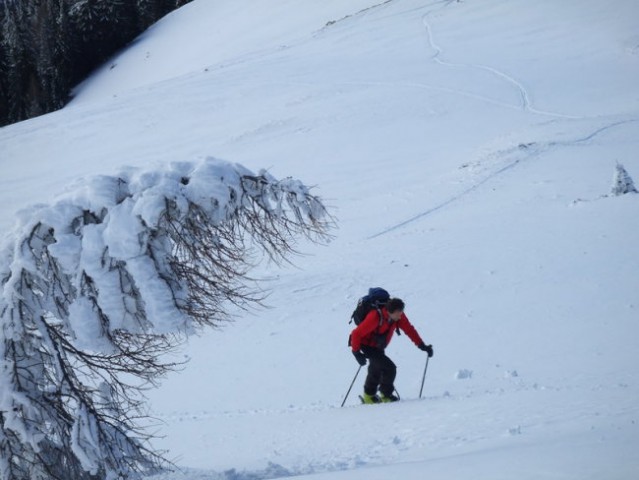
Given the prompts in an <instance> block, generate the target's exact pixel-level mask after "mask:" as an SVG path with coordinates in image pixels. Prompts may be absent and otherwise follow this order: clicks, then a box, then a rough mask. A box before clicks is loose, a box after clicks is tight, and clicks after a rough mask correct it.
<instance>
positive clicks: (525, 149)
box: [366, 118, 639, 240]
mask: <svg viewBox="0 0 639 480" xmlns="http://www.w3.org/2000/svg"><path fill="white" fill-rule="evenodd" d="M635 122H639V118H630V119H625V120H618V121H615V122H612V123H609V124H607V125H604V126H603V127H600V128H597V129H596V130H594V131H593V132H591V133H589V134H587V135H585V136H583V137H579V138H576V139H574V140H569V141H566V140H564V141H558V140H556V141H548V142H529V143H520V144H519V145H517V146H516V147H513V148H511V149H508V150H504V151H501V152H497V153H496V155H497V157H502V158H503V157H506V158H507V157H508V156H510V155H511V154H513V153H515V154H516V157H515V159H514V160H511V161H509V162H508V163H507V164H506V165H504V166H502V167H500V168H499V169H497V170H495V171H493V172H492V173H490V174H488V175H487V176H486V177H484V178H483V179H481V180H480V181H478V182H476V183H474V184H473V185H471V186H470V187H468V188H466V189H464V190H463V191H461V192H460V193H458V194H456V195H453V196H452V197H450V198H449V199H447V200H445V201H443V202H442V203H440V204H438V205H436V206H434V207H432V208H429V209H427V210H425V211H423V212H421V213H419V214H417V215H415V216H413V217H411V218H409V219H407V220H404V221H402V222H400V223H397V224H395V225H392V226H390V227H388V228H385V229H384V230H381V231H379V232H377V233H375V234H373V235H370V236H368V237H366V239H367V240H373V239H375V238H378V237H381V236H383V235H386V234H387V233H391V232H393V231H395V230H398V229H400V228H402V227H405V226H407V225H410V224H412V223H414V222H416V221H417V220H420V219H422V218H424V217H427V216H429V215H431V214H432V213H435V212H437V211H439V210H442V209H443V208H445V207H447V206H449V205H451V204H453V203H455V202H457V201H458V200H461V199H462V198H464V197H465V196H467V195H469V194H471V193H473V192H475V191H476V190H478V189H479V188H480V187H482V186H483V185H485V184H486V183H488V182H490V181H491V180H493V179H495V178H496V177H498V176H500V175H501V174H503V173H505V172H507V171H509V170H511V169H513V168H514V167H516V166H517V165H519V164H520V163H522V162H524V161H526V160H530V159H532V158H534V157H536V156H538V155H540V154H541V153H543V152H546V151H548V149H550V148H556V147H566V148H567V147H574V146H576V145H579V144H582V143H585V142H588V141H590V140H592V139H594V138H595V137H597V136H599V135H601V134H603V133H604V132H607V131H609V130H612V129H614V128H617V127H621V126H624V125H628V124H631V123H635ZM519 153H522V155H519Z"/></svg>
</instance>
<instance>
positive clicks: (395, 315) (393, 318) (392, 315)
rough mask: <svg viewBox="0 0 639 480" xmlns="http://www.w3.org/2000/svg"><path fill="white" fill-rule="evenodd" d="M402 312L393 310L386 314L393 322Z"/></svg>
mask: <svg viewBox="0 0 639 480" xmlns="http://www.w3.org/2000/svg"><path fill="white" fill-rule="evenodd" d="M402 313H404V312H403V311H402V310H395V311H394V312H393V313H389V314H388V316H389V317H390V319H391V320H392V321H393V322H396V321H397V320H399V319H400V317H401V316H402Z"/></svg>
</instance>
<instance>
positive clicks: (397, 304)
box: [386, 298, 406, 321]
mask: <svg viewBox="0 0 639 480" xmlns="http://www.w3.org/2000/svg"><path fill="white" fill-rule="evenodd" d="M405 306H406V305H404V301H403V300H402V299H400V298H390V299H389V300H388V302H386V311H387V312H388V315H389V317H390V318H391V320H395V321H397V320H399V318H400V317H401V316H402V313H404V307H405Z"/></svg>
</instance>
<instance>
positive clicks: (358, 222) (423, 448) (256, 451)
mask: <svg viewBox="0 0 639 480" xmlns="http://www.w3.org/2000/svg"><path fill="white" fill-rule="evenodd" d="M638 18H639V4H638V3H637V2H636V1H634V0H614V1H612V2H600V1H596V0H579V1H578V0H562V1H561V2H557V1H551V0H540V1H535V2H530V1H525V0H482V1H477V0H475V1H473V0H463V1H447V0H444V1H419V0H387V1H382V0H349V1H348V2H345V1H343V0H307V1H305V2H299V1H293V0H269V1H268V2H267V1H264V0H262V1H258V0H242V1H232V0H216V1H211V0H195V1H193V2H192V3H190V4H188V5H187V6H185V7H183V8H181V9H180V10H178V11H176V12H174V13H173V14H171V15H169V16H168V17H166V18H165V19H164V20H162V21H161V22H159V23H158V24H156V25H155V26H154V27H152V28H151V29H150V30H149V31H148V32H147V33H145V34H144V35H142V36H141V37H140V38H139V39H138V40H136V41H135V42H134V43H133V45H132V46H131V47H130V48H129V49H127V50H126V51H124V52H122V53H121V54H120V55H119V56H117V57H115V58H114V59H112V60H111V61H110V62H108V63H107V64H106V65H105V66H104V68H103V69H102V70H101V71H99V72H96V74H95V75H94V76H93V77H91V78H90V79H89V80H87V81H86V82H85V83H84V84H82V85H80V86H79V87H78V88H77V90H76V92H75V93H76V96H75V98H74V100H73V101H72V102H71V104H70V105H69V106H67V107H66V108H64V109H63V110H61V111H59V112H56V113H53V114H49V115H46V116H43V117H39V118H35V119H32V120H29V121H26V122H22V123H19V124H15V125H12V126H9V127H5V128H2V129H0V162H2V165H1V167H2V172H3V173H2V175H1V176H0V195H1V197H0V198H1V200H2V205H3V208H2V213H1V215H0V226H1V227H2V231H3V232H4V233H6V234H7V235H10V234H11V229H12V225H13V224H14V220H15V214H16V211H17V210H19V209H21V208H23V207H25V206H26V205H28V204H32V203H40V202H51V201H53V199H54V197H55V195H56V194H59V193H60V192H62V191H64V188H65V186H66V185H68V184H70V183H71V182H72V181H74V180H75V179H77V178H78V177H82V176H85V175H93V174H109V173H114V172H116V171H119V170H120V169H121V168H122V167H124V166H129V165H132V166H144V167H152V166H153V165H164V164H166V163H168V162H171V161H176V160H177V161H192V160H195V159H198V158H200V157H204V156H210V155H211V156H215V157H219V158H223V159H226V160H229V161H231V162H238V163H241V164H243V165H245V166H246V167H248V168H250V169H252V170H255V171H257V170H259V169H261V168H267V169H269V171H270V172H272V173H273V175H275V176H276V177H278V178H282V177H286V176H289V175H290V176H293V177H296V178H300V179H301V180H303V181H304V182H305V183H307V184H312V185H317V188H316V189H314V193H315V194H318V195H320V196H321V197H322V198H323V199H324V200H325V202H326V203H327V204H328V205H329V206H330V207H331V212H332V213H333V214H334V215H335V216H336V218H337V220H338V229H337V230H335V231H334V232H333V233H334V235H335V238H334V240H333V241H332V242H331V243H330V244H329V245H327V246H317V245H312V244H302V245H300V250H301V251H302V252H303V254H304V255H302V256H299V257H297V258H295V259H294V264H295V266H284V267H281V268H280V267H276V266H273V265H269V264H268V263H266V262H264V263H262V264H260V265H259V266H258V267H257V268H256V271H255V272H254V273H255V274H256V275H257V276H260V277H262V278H264V282H263V286H264V288H266V289H268V290H269V291H270V292H271V295H270V296H269V299H268V302H267V303H268V306H269V308H267V309H263V310H257V311H254V312H249V313H246V312H240V311H238V316H237V321H236V322H234V323H229V324H227V325H225V326H224V327H223V328H220V329H217V330H214V331H206V332H203V334H202V335H201V336H200V337H197V338H192V339H191V341H190V342H189V344H188V345H186V346H185V347H184V351H183V355H184V357H185V358H188V359H189V360H190V361H189V363H188V364H187V366H186V368H185V369H184V371H182V372H180V373H177V374H175V375H173V376H171V377H169V378H167V379H166V381H165V382H164V384H163V385H162V387H161V388H160V389H158V390H157V391H151V392H149V401H150V408H151V411H152V413H153V415H154V417H156V418H157V419H158V420H159V422H157V423H154V425H153V427H152V428H153V429H154V431H157V434H158V435H159V436H161V438H159V439H158V440H157V442H156V446H157V447H158V448H160V449H163V450H166V451H167V452H168V453H167V456H168V457H169V458H170V459H172V460H173V461H175V463H176V464H177V465H178V466H179V467H180V468H181V469H183V470H182V471H179V472H175V473H172V474H167V475H165V476H162V478H163V479H165V480H195V479H204V478H206V479H217V478H220V479H237V480H248V479H265V478H283V477H289V478H290V477H296V476H303V477H304V478H309V479H310V478H313V479H329V478H330V479H337V480H342V479H344V480H352V479H359V478H366V479H367V480H374V479H382V478H383V479H388V478H401V479H409V480H412V479H415V480H417V479H423V478H428V477H431V476H434V477H438V478H446V479H464V480H466V479H473V480H476V479H487V480H488V479H490V480H493V479H501V478H503V479H511V478H517V479H550V478H553V479H554V478H565V479H574V480H583V479H595V478H596V479H601V478H605V479H624V480H625V479H628V480H630V479H636V478H639V459H638V458H637V455H636V452H637V450H638V449H639V373H638V372H637V363H638V361H639V349H638V348H637V341H638V340H639V321H638V320H639V215H638V211H639V194H627V195H622V196H614V195H611V190H612V187H613V175H614V173H615V167H616V164H617V163H620V164H622V165H624V166H625V168H626V170H627V171H628V173H629V174H630V175H631V176H632V177H634V179H635V184H637V182H639V87H638V82H637V80H639V32H638V31H637V28H636V20H637V19H638ZM371 286H383V287H385V288H387V289H388V290H390V291H391V293H393V294H394V295H396V296H399V297H401V298H403V299H404V301H405V302H406V304H407V310H406V313H407V315H408V317H409V318H410V319H411V321H412V322H413V324H414V325H415V327H416V328H417V330H418V331H419V332H420V334H421V335H422V337H424V339H425V340H426V342H427V343H432V344H433V346H434V349H435V356H434V357H433V358H432V359H431V360H430V362H429V365H428V371H427V376H426V383H425V387H424V398H422V399H419V398H418V397H419V389H420V384H421V380H422V374H423V371H424V366H425V355H424V353H423V352H421V351H419V350H418V349H416V348H415V347H414V345H413V344H412V343H411V342H410V341H409V340H408V339H407V337H406V336H400V337H396V338H394V340H393V342H392V343H391V345H390V347H389V348H388V354H389V356H390V357H391V358H393V359H394V361H395V363H397V365H398V378H397V382H396V387H397V390H398V391H399V393H400V394H401V397H402V402H400V403H398V404H392V405H382V406H372V407H369V406H360V405H358V400H357V394H358V393H360V392H361V388H362V384H363V381H364V376H365V372H364V371H362V372H361V373H360V374H359V377H358V378H357V380H356V382H355V386H354V387H353V392H351V394H350V397H349V398H348V400H347V402H346V406H345V407H344V408H340V404H341V403H342V400H343V396H344V394H345V393H346V391H347V389H348V387H349V385H350V382H351V381H352V380H353V376H354V375H355V373H356V371H357V364H356V362H355V361H354V359H353V357H352V355H351V353H350V351H349V349H348V347H347V346H346V341H347V338H348V334H349V332H350V329H351V328H352V325H348V318H349V316H350V313H351V311H352V309H353V307H354V304H355V303H356V301H357V298H358V297H359V296H360V295H362V294H363V293H365V292H366V290H367V289H368V288H369V287H371Z"/></svg>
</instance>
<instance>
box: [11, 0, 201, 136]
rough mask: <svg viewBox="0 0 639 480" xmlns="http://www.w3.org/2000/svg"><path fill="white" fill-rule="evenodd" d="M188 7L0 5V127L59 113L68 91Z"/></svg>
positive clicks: (83, 2)
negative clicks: (177, 10) (154, 25)
mask: <svg viewBox="0 0 639 480" xmlns="http://www.w3.org/2000/svg"><path fill="white" fill-rule="evenodd" d="M189 1H190V0H135V1H129V0H20V1H19V0H3V1H0V126H2V125H6V124H8V123H13V122H17V121H20V120H24V119H26V118H30V117H32V116H35V115H40V114H42V113H46V112H49V111H52V110H55V109H57V108H60V107H61V106H63V105H64V104H65V103H66V102H67V100H68V96H69V92H70V89H71V88H72V86H73V85H76V84H77V83H79V82H80V81H82V80H83V79H84V78H85V77H86V76H87V75H88V74H89V73H90V72H91V71H92V70H93V69H94V68H96V67H97V66H98V65H100V63H102V62H104V61H105V60H107V59H108V58H109V57H110V56H111V55H113V54H114V53H116V52H117V51H118V50H120V49H121V48H123V47H124V46H126V45H127V44H128V43H129V42H130V41H131V40H133V39H134V38H135V36H136V35H138V34H139V33H141V32H142V31H144V29H146V28H147V27H148V26H149V25H151V24H152V23H154V22H155V21H157V20H158V19H159V18H161V17H162V16H164V15H165V14H167V13H168V12H170V11H172V10H174V9H175V8H177V7H179V6H181V5H184V4H186V3H188V2H189Z"/></svg>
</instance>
